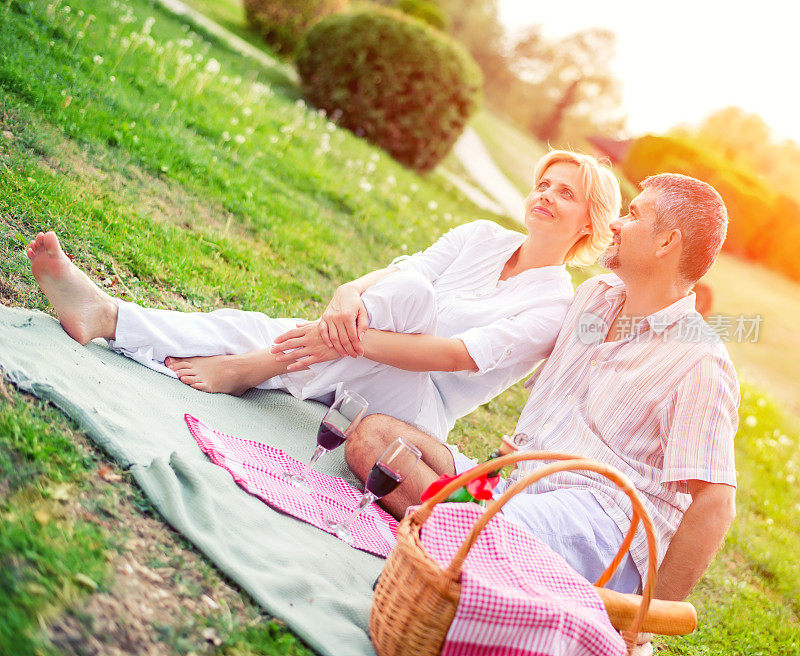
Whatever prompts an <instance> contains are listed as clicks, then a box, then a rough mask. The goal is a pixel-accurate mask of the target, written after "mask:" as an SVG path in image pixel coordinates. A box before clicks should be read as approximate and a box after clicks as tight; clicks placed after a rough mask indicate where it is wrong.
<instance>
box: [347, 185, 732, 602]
mask: <svg viewBox="0 0 800 656" xmlns="http://www.w3.org/2000/svg"><path fill="white" fill-rule="evenodd" d="M611 229H612V232H613V235H614V236H613V242H612V244H611V246H609V248H608V250H607V251H606V252H605V254H604V255H603V257H602V258H601V263H602V264H603V265H604V266H606V267H607V268H608V269H610V270H611V271H612V272H613V273H612V274H607V275H602V276H597V277H595V278H592V279H590V280H588V281H586V282H585V283H583V284H582V285H580V286H579V287H578V289H577V290H576V294H575V298H574V299H573V301H572V304H571V306H570V310H569V312H568V314H567V318H566V319H565V322H564V325H563V327H562V329H561V332H560V333H559V336H558V339H557V341H556V344H555V347H554V349H553V352H552V354H551V356H550V358H549V359H548V360H547V362H546V363H545V364H544V365H542V366H541V367H540V368H539V370H538V371H537V372H536V374H535V375H534V378H532V379H531V381H529V383H528V385H529V386H530V389H531V393H530V397H529V399H528V402H527V403H526V405H525V408H524V409H523V411H522V415H521V416H520V419H519V422H518V424H517V432H518V433H525V434H526V435H527V438H528V440H527V446H526V447H525V448H529V449H533V450H551V451H560V452H569V453H574V454H576V455H580V456H583V457H588V458H594V459H596V460H599V461H601V462H605V463H607V464H610V465H613V466H614V467H616V468H618V469H620V470H621V471H622V472H623V473H625V474H626V475H627V476H628V477H629V478H630V479H631V480H632V481H633V483H634V485H635V486H636V488H637V490H638V491H639V493H640V496H641V498H642V500H643V502H644V504H645V506H646V508H647V510H648V512H649V514H650V515H651V517H652V519H653V522H654V525H655V528H656V535H657V538H658V540H659V547H660V548H659V553H658V560H659V576H658V584H657V588H656V593H655V596H656V597H657V598H660V599H683V598H685V597H686V596H687V595H688V593H689V592H690V591H691V589H692V587H693V586H694V584H695V583H696V582H697V580H698V579H699V578H700V576H702V574H703V572H704V571H705V570H706V568H707V567H708V565H709V563H710V562H711V560H712V558H713V557H714V555H715V554H716V552H717V550H718V549H719V546H720V545H721V543H722V541H723V539H724V537H725V534H726V533H727V531H728V528H729V527H730V524H731V522H732V521H733V518H734V514H735V503H734V502H735V486H736V471H735V467H734V456H733V437H734V434H735V432H736V426H737V421H738V404H739V386H738V381H737V378H736V373H735V371H734V369H733V366H732V364H731V361H730V358H729V357H728V354H727V351H726V350H725V347H724V346H723V345H722V344H721V342H720V340H719V339H718V338H717V337H716V335H715V334H714V333H713V331H711V330H710V328H709V327H708V326H707V324H706V323H705V322H704V321H703V319H702V317H700V315H699V314H698V313H697V312H696V311H695V309H694V294H693V293H692V292H691V289H692V287H693V286H694V284H695V283H696V282H697V281H698V280H699V279H700V277H702V276H703V275H704V274H705V273H706V271H708V269H709V268H710V267H711V264H712V263H713V261H714V259H715V258H716V256H717V254H718V253H719V250H720V248H721V246H722V242H723V241H724V238H725V233H726V229H727V212H726V210H725V205H724V203H723V201H722V199H721V198H720V196H719V194H717V192H716V191H715V190H714V189H713V188H712V187H710V186H709V185H707V184H705V183H703V182H700V181H699V180H695V179H694V178H689V177H687V176H682V175H675V174H662V175H658V176H654V177H652V178H648V179H647V180H645V181H644V182H643V183H642V193H641V194H640V195H639V196H637V197H636V198H635V199H634V200H633V201H632V202H631V204H630V209H629V213H628V215H627V216H625V217H622V218H620V219H619V220H617V221H615V222H614V223H612V225H611ZM398 434H403V435H404V436H407V437H409V438H411V439H412V440H413V441H414V442H415V443H416V444H417V445H418V446H419V447H420V448H421V449H422V451H423V461H422V462H421V463H420V465H419V466H418V467H417V469H416V470H415V472H414V473H413V474H412V476H410V477H409V478H408V479H407V480H406V481H405V482H404V484H403V485H401V486H400V487H399V488H398V489H397V490H396V491H395V492H394V493H393V494H392V495H389V496H387V497H385V498H384V505H385V506H386V507H387V509H388V510H390V512H393V513H394V514H396V515H397V516H400V515H402V513H403V512H404V510H405V508H406V507H407V506H408V505H411V504H414V503H418V502H419V496H420V494H421V492H422V491H423V490H424V489H425V488H426V487H427V486H428V485H429V484H430V483H431V482H433V481H434V480H435V479H436V478H437V477H438V476H439V475H440V474H442V473H448V474H453V473H460V472H461V471H464V470H466V469H468V468H469V467H470V466H471V464H472V463H470V462H468V461H467V459H466V458H464V457H463V456H460V454H455V455H451V453H450V451H448V449H446V448H445V447H443V446H442V445H441V443H439V442H436V441H434V440H433V438H430V437H428V436H426V435H424V434H423V433H421V432H419V431H416V430H415V429H413V428H412V427H410V426H406V425H404V424H402V422H398V421H397V420H393V419H391V418H389V417H384V416H381V415H375V416H372V417H368V418H367V419H366V420H365V421H364V422H362V424H361V426H360V427H359V430H358V431H357V433H356V435H355V436H354V437H351V438H350V439H348V441H347V459H348V463H349V464H350V466H351V468H352V469H353V471H354V472H355V473H356V474H357V475H358V476H360V477H362V479H363V477H364V476H365V475H366V474H367V473H368V471H369V468H370V467H371V465H372V464H373V462H374V461H375V459H376V457H377V455H378V453H379V452H380V450H381V449H382V448H383V446H384V444H385V443H387V442H388V441H390V440H391V439H393V438H394V437H396V435H398ZM354 438H355V439H354ZM542 464H543V463H542V462H533V461H528V462H525V463H522V464H521V465H520V467H519V469H518V470H516V471H515V472H514V474H513V475H512V477H511V479H509V480H510V481H512V480H514V479H516V478H518V477H519V476H523V475H525V474H527V473H528V472H530V471H532V470H533V469H535V468H536V467H539V466H542ZM504 513H505V514H506V516H507V517H508V518H509V519H511V520H513V521H516V522H518V523H520V524H522V525H523V526H525V527H526V528H528V529H529V530H531V531H532V532H533V533H534V534H535V535H536V536H537V537H539V538H540V539H542V540H543V541H545V542H546V543H548V544H549V545H550V546H551V548H553V549H554V550H555V551H556V552H558V553H560V554H561V555H562V556H563V557H564V558H565V560H566V561H567V562H568V563H569V564H570V565H572V566H573V567H574V568H575V569H576V570H577V571H578V572H580V573H581V574H583V575H584V576H585V577H586V578H588V579H589V580H596V579H597V578H598V577H599V575H600V573H601V572H602V571H603V569H604V568H605V567H606V566H607V565H608V563H609V562H610V561H611V558H612V557H613V556H614V554H615V553H616V551H617V549H618V547H619V544H620V542H621V541H622V537H623V535H624V534H625V533H626V532H627V530H628V526H629V525H630V517H631V514H632V510H631V504H630V501H629V500H628V498H627V496H626V495H625V494H624V493H622V492H621V491H619V490H618V489H617V488H616V486H615V485H614V484H613V483H611V482H609V481H608V480H607V479H605V478H604V477H601V476H599V475H595V474H593V473H591V472H564V473H560V474H557V475H553V476H550V477H548V478H547V479H544V480H541V481H540V482H538V483H537V484H536V485H535V486H532V487H531V488H529V489H528V494H520V495H517V496H516V497H514V498H513V499H512V500H511V501H510V502H509V503H508V504H506V506H505V507H504ZM646 561H647V548H646V542H645V537H644V534H643V532H642V531H641V530H640V531H639V532H638V533H637V535H636V537H635V539H634V542H633V544H632V547H631V551H630V554H629V555H628V557H627V559H626V561H625V562H623V564H622V566H621V567H620V569H619V570H618V572H617V574H616V575H615V577H614V579H612V581H611V583H610V587H612V588H614V589H617V590H620V591H623V592H636V591H637V590H638V589H640V588H641V582H642V579H643V575H644V573H645V571H646V568H647V562H646Z"/></svg>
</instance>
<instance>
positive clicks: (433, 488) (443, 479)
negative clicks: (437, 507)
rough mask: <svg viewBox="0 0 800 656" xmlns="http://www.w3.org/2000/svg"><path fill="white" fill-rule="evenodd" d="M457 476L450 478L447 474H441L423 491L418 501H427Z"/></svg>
mask: <svg viewBox="0 0 800 656" xmlns="http://www.w3.org/2000/svg"><path fill="white" fill-rule="evenodd" d="M454 478H457V476H450V475H449V474H442V475H441V476H439V478H437V479H436V480H435V481H434V482H433V483H431V484H430V485H429V486H428V487H427V488H426V489H425V491H424V492H423V493H422V495H421V496H420V498H419V500H420V501H427V500H428V499H430V498H431V497H432V496H433V495H435V494H436V493H437V492H438V491H439V490H441V489H442V488H443V487H444V486H445V485H447V484H448V483H449V482H450V481H452V480H453V479H454Z"/></svg>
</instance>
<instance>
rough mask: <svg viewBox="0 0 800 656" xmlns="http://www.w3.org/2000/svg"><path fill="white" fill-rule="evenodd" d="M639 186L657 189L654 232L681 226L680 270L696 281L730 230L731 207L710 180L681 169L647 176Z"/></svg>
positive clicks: (687, 278) (688, 281)
mask: <svg viewBox="0 0 800 656" xmlns="http://www.w3.org/2000/svg"><path fill="white" fill-rule="evenodd" d="M640 187H641V188H642V190H645V189H652V190H653V191H654V192H656V199H655V210H656V221H655V224H654V226H653V232H654V234H655V233H658V232H662V231H664V230H672V229H673V228H678V229H679V230H680V231H681V236H682V241H681V243H682V251H681V259H680V263H679V273H680V275H681V276H682V277H683V279H684V280H685V281H686V282H687V283H689V284H691V285H693V284H694V283H696V282H697V281H698V280H700V278H702V277H703V276H704V275H705V274H706V272H707V271H708V270H709V269H710V268H711V265H712V264H714V260H715V259H716V258H717V255H719V252H720V249H721V248H722V242H724V241H725V235H726V234H727V232H728V211H727V210H726V209H725V202H724V201H723V200H722V196H720V195H719V193H717V190H716V189H714V187H712V186H711V185H710V184H707V183H705V182H702V181H701V180H697V179H695V178H692V177H689V176H688V175H680V174H679V173H661V174H659V175H653V176H650V177H649V178H645V180H644V181H642V183H641V185H640Z"/></svg>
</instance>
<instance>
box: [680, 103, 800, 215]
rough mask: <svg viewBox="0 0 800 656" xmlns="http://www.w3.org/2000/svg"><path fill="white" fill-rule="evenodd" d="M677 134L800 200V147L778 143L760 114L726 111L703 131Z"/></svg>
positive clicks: (788, 142) (705, 124)
mask: <svg viewBox="0 0 800 656" xmlns="http://www.w3.org/2000/svg"><path fill="white" fill-rule="evenodd" d="M673 133H674V134H678V135H685V136H691V137H693V138H695V139H697V140H698V141H700V142H702V143H703V144H704V145H706V146H708V147H711V148H713V149H714V150H716V151H717V152H719V153H720V154H721V155H723V156H724V157H725V158H726V159H727V160H729V161H732V162H737V163H738V164H740V165H742V166H745V167H747V168H749V169H751V170H752V171H754V172H755V173H756V174H757V175H760V176H761V177H762V178H764V179H765V180H767V181H769V182H770V183H771V184H772V185H774V186H775V188H776V189H777V190H779V191H781V192H783V193H785V194H788V195H790V196H792V197H793V198H795V199H796V200H800V146H798V144H796V143H795V142H793V141H791V140H788V139H787V140H784V141H778V140H776V139H775V136H774V134H773V132H772V130H771V129H770V127H769V126H768V125H767V124H766V123H765V122H764V119H762V118H761V117H760V116H759V115H758V114H751V113H749V112H746V111H744V110H743V109H741V108H739V107H725V108H724V109H720V110H718V111H716V112H714V113H713V114H711V115H710V116H709V117H708V118H707V119H706V120H705V121H704V122H703V123H702V124H701V125H700V127H699V128H697V129H691V128H680V129H676V130H674V131H673Z"/></svg>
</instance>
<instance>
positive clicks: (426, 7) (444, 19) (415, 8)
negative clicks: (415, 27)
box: [397, 0, 450, 31]
mask: <svg viewBox="0 0 800 656" xmlns="http://www.w3.org/2000/svg"><path fill="white" fill-rule="evenodd" d="M397 8H398V9H399V10H400V11H402V12H403V13H404V14H408V15H409V16H413V17H414V18H419V19H420V20H421V21H424V22H426V23H427V24H428V25H431V26H433V27H435V28H436V29H438V30H444V31H447V30H449V29H450V18H449V16H448V15H447V14H445V13H444V12H443V11H442V10H441V9H440V8H439V6H438V5H436V4H434V3H433V2H428V0H397Z"/></svg>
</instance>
